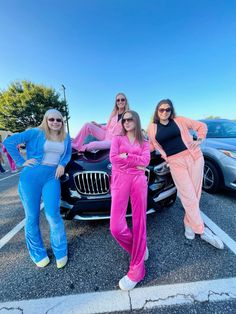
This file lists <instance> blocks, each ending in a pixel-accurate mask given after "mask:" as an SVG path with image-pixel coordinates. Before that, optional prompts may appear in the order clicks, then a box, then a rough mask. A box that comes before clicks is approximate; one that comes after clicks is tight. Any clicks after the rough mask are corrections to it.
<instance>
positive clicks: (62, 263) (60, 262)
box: [56, 255, 68, 269]
mask: <svg viewBox="0 0 236 314" xmlns="http://www.w3.org/2000/svg"><path fill="white" fill-rule="evenodd" d="M67 262H68V256H67V255H66V256H64V257H62V258H60V259H57V260H56V263H57V268H58V269H61V268H63V267H65V266H66V264H67Z"/></svg>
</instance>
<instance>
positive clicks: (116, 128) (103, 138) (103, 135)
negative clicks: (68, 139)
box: [72, 93, 129, 152]
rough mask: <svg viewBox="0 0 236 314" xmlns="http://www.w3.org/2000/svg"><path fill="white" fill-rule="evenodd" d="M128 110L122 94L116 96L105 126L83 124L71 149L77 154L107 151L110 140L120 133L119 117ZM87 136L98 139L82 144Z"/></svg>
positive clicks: (94, 123)
mask: <svg viewBox="0 0 236 314" xmlns="http://www.w3.org/2000/svg"><path fill="white" fill-rule="evenodd" d="M128 109H129V105H128V101H127V98H126V96H125V94H123V93H119V94H117V95H116V99H115V106H114V109H113V110H112V113H111V116H110V119H109V120H108V123H107V124H106V125H101V124H98V123H96V122H94V121H92V122H91V123H85V125H84V126H83V127H82V129H81V130H80V131H79V133H78V134H77V136H76V137H75V138H74V140H73V142H72V147H73V148H74V149H76V150H78V151H79V152H84V151H86V150H87V151H91V150H97V149H109V148H110V146H111V139H112V137H113V136H114V135H120V134H121V132H122V125H121V121H120V119H121V116H122V114H123V113H124V111H126V110H128ZM88 135H92V136H94V137H96V138H97V139H98V141H93V142H90V143H88V144H84V140H85V139H86V137H87V136H88Z"/></svg>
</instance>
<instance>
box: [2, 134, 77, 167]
mask: <svg viewBox="0 0 236 314" xmlns="http://www.w3.org/2000/svg"><path fill="white" fill-rule="evenodd" d="M45 141H46V136H45V132H44V131H43V130H41V129H40V128H33V129H29V130H26V131H24V132H21V133H17V134H13V135H12V136H10V137H8V138H7V139H5V141H4V142H3V144H4V146H5V147H6V149H7V151H8V153H9V154H10V155H11V157H12V159H13V160H14V161H15V162H16V164H17V166H19V167H21V166H22V165H23V163H24V162H25V159H24V158H23V157H22V156H21V154H20V153H19V151H18V149H17V145H19V144H22V143H25V144H26V156H27V159H31V158H34V159H36V160H37V161H38V162H39V163H41V161H42V160H43V157H44V143H45ZM64 144H65V150H64V153H63V155H62V156H61V158H60V161H59V165H61V166H63V167H65V166H66V165H67V163H68V162H69V161H70V158H71V139H70V136H69V135H68V134H67V136H66V138H65V140H64Z"/></svg>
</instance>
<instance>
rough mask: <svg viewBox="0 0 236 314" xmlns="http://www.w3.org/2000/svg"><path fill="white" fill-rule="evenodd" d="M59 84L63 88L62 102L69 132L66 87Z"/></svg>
mask: <svg viewBox="0 0 236 314" xmlns="http://www.w3.org/2000/svg"><path fill="white" fill-rule="evenodd" d="M61 86H62V89H63V95H64V102H65V110H66V126H67V132H68V133H70V130H69V117H68V113H69V109H68V105H67V101H66V88H65V86H64V85H63V84H61Z"/></svg>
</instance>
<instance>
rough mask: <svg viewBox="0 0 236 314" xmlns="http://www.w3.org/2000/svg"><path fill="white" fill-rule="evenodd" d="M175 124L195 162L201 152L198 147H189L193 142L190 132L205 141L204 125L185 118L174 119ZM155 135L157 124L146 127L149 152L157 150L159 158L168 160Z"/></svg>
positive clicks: (205, 131)
mask: <svg viewBox="0 0 236 314" xmlns="http://www.w3.org/2000/svg"><path fill="white" fill-rule="evenodd" d="M174 121H175V123H176V124H177V126H178V127H179V129H180V134H181V138H182V140H183V142H184V144H185V146H186V147H187V149H188V150H189V152H190V154H191V155H192V157H193V159H194V160H197V159H198V158H199V157H201V156H202V151H201V148H200V147H199V146H195V147H194V148H192V147H190V144H191V143H192V142H193V137H192V135H191V134H190V132H189V131H190V130H194V131H196V132H197V135H198V137H199V138H202V139H205V138H206V134H207V126H206V124H205V123H203V122H200V121H196V120H192V119H189V118H185V117H176V118H174ZM156 133H157V124H156V123H151V124H150V125H149V127H148V136H149V142H150V146H151V148H150V149H151V151H154V150H158V151H159V152H160V154H161V157H162V158H163V159H164V160H166V161H167V160H168V157H167V156H166V153H165V151H164V150H163V148H162V146H161V145H160V144H159V143H158V142H157V140H156Z"/></svg>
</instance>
